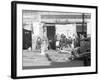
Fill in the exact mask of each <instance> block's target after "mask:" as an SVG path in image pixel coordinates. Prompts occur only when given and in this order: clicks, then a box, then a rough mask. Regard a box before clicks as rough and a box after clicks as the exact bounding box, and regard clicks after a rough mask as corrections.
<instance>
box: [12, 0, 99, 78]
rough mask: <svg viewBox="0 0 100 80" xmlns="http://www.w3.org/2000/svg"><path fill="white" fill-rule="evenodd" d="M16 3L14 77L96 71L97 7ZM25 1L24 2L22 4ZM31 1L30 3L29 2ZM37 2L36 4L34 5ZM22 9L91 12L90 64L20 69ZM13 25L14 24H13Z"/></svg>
mask: <svg viewBox="0 0 100 80" xmlns="http://www.w3.org/2000/svg"><path fill="white" fill-rule="evenodd" d="M13 3H16V18H17V20H16V25H17V26H16V31H17V32H16V35H17V36H16V37H17V40H16V43H17V44H16V45H17V47H16V49H17V52H16V58H17V59H16V70H15V71H16V78H17V77H19V78H21V77H29V76H33V77H35V76H44V75H60V74H66V75H68V74H78V73H92V72H94V73H95V72H97V51H96V50H97V49H96V48H97V44H96V41H97V40H96V39H97V36H96V35H97V34H96V29H97V28H96V27H97V24H96V23H97V22H96V21H97V20H96V18H97V16H96V15H97V13H96V12H97V11H96V10H97V9H96V6H95V7H92V6H91V7H89V6H88V7H86V6H79V7H75V5H74V6H73V5H70V6H68V5H66V6H65V5H64V6H61V5H60V4H58V5H59V6H56V5H52V6H51V5H43V4H42V3H32V2H16V1H15V2H13ZM24 3H26V4H24ZM29 3H31V4H29ZM36 4H38V5H36ZM50 4H51V3H50ZM22 10H40V11H57V12H81V13H91V32H92V33H91V66H88V67H71V68H70V67H67V68H46V69H29V70H23V69H22ZM13 27H14V26H13ZM13 54H14V53H13Z"/></svg>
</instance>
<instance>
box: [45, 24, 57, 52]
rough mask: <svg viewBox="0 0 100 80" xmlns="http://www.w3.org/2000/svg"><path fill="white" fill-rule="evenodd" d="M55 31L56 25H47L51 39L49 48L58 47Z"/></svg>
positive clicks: (49, 39)
mask: <svg viewBox="0 0 100 80" xmlns="http://www.w3.org/2000/svg"><path fill="white" fill-rule="evenodd" d="M55 31H56V30H55V26H47V37H48V41H49V47H48V49H53V50H55V49H56V40H55V33H56V32H55Z"/></svg>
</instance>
